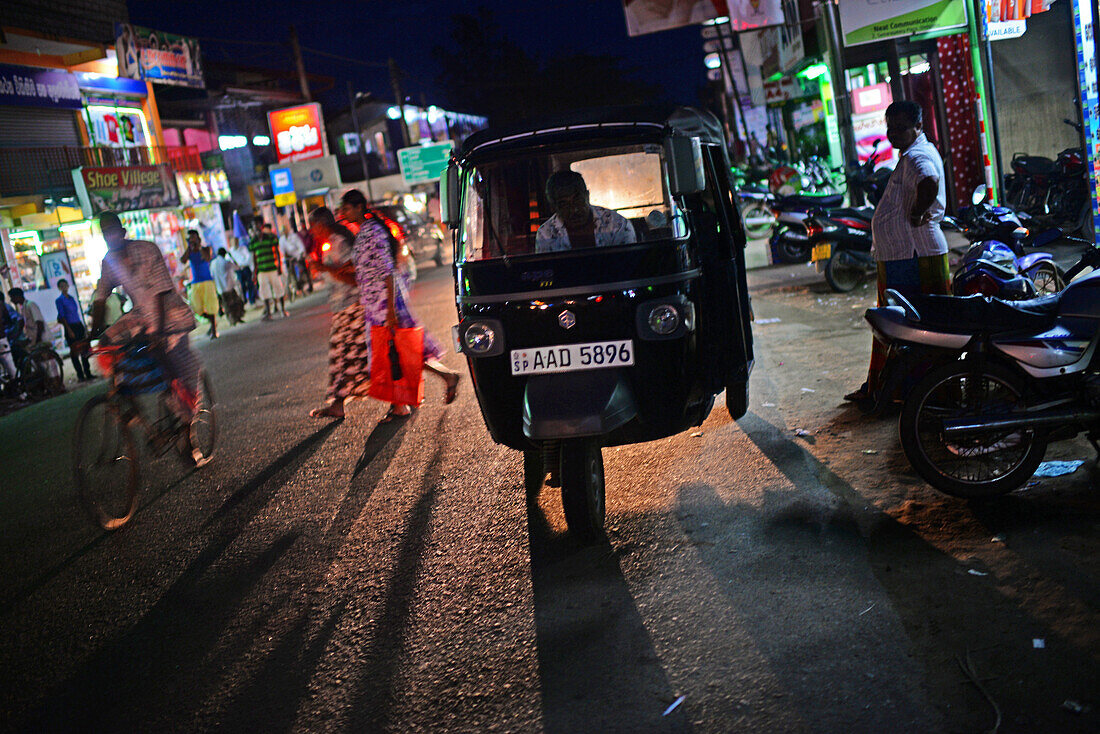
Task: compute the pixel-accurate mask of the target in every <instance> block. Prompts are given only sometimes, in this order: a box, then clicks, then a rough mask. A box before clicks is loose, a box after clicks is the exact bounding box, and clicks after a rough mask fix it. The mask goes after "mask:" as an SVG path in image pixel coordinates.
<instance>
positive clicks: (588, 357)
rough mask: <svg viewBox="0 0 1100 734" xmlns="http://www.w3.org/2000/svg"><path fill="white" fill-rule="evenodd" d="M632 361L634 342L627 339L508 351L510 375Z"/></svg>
mask: <svg viewBox="0 0 1100 734" xmlns="http://www.w3.org/2000/svg"><path fill="white" fill-rule="evenodd" d="M632 364H634V342H633V341H631V340H630V339H626V340H624V341H614V342H589V343H588V344H562V345H561V346H557V347H532V348H529V349H513V350H512V374H513V375H536V374H537V375H544V374H550V373H553V372H578V371H580V370H595V369H600V368H602V367H627V366H629V365H632Z"/></svg>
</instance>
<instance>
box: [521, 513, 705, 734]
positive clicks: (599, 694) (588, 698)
mask: <svg viewBox="0 0 1100 734" xmlns="http://www.w3.org/2000/svg"><path fill="white" fill-rule="evenodd" d="M535 499H536V498H533V497H532V498H530V499H529V500H528V503H527V524H528V534H529V542H530V552H531V581H532V586H533V587H534V605H535V642H536V644H537V646H538V667H539V679H540V681H541V693H542V722H543V727H544V728H545V730H546V731H548V732H574V731H600V732H639V731H645V732H683V731H691V725H690V722H689V720H688V718H687V717H688V713H687V710H686V708H687V704H681V705H680V706H679V707H677V708H676V709H675V710H674V711H672V712H671V713H669V715H668V716H662V713H663V712H664V710H665V709H666V708H667V707H668V706H669V705H670V704H672V703H673V702H674V701H675V700H676V698H677V694H676V692H675V691H673V689H672V686H671V684H670V683H669V680H668V676H667V675H666V674H665V670H664V668H663V666H662V664H661V660H660V657H659V656H658V655H657V651H656V649H655V648H654V646H653V641H652V639H651V638H650V636H649V632H648V631H647V630H646V627H645V621H644V620H643V619H642V616H641V613H640V612H639V611H638V607H637V605H636V604H635V602H634V597H633V596H632V595H631V593H630V588H629V587H628V586H627V583H626V579H625V578H624V577H623V572H622V568H621V567H620V565H619V560H618V557H617V556H616V554H615V551H614V549H612V547H611V545H610V544H609V543H608V542H607V541H606V540H605V541H601V542H599V543H596V544H593V545H588V546H583V545H581V544H579V543H578V542H577V541H576V540H574V539H573V538H572V537H570V536H569V535H568V534H560V533H555V532H554V530H553V529H552V528H551V527H550V526H549V524H548V523H547V521H546V517H545V515H543V513H542V512H541V510H539V508H538V506H537V503H536V502H535ZM612 702H613V705H611V704H612ZM624 712H632V713H631V714H630V715H627V716H625V717H624V715H623V713H624Z"/></svg>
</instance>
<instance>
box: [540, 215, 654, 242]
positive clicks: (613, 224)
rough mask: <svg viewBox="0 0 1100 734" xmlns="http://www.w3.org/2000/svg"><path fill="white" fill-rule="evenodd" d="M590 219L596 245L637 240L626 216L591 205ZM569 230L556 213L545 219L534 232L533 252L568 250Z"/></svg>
mask: <svg viewBox="0 0 1100 734" xmlns="http://www.w3.org/2000/svg"><path fill="white" fill-rule="evenodd" d="M592 219H593V220H594V222H595V225H594V234H595V239H596V247H609V246H611V245H630V244H633V243H635V242H637V237H636V236H635V234H634V227H633V226H632V225H631V224H630V221H629V220H627V219H626V217H624V216H622V215H621V214H619V213H618V212H616V211H612V210H611V209H604V208H603V207H602V206H593V207H592ZM569 248H570V244H569V231H568V230H566V228H565V222H563V221H561V217H559V216H558V215H557V214H555V215H554V216H552V217H550V218H549V219H547V220H546V221H545V222H543V223H542V226H540V227H539V231H538V232H537V233H535V252H560V251H562V250H568V249H569Z"/></svg>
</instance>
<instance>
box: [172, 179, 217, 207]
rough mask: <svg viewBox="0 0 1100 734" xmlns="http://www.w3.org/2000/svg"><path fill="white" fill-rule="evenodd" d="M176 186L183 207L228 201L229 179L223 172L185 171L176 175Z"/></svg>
mask: <svg viewBox="0 0 1100 734" xmlns="http://www.w3.org/2000/svg"><path fill="white" fill-rule="evenodd" d="M176 186H177V188H178V189H179V193H180V203H181V204H182V205H183V206H194V205H195V204H212V203H214V202H216V201H229V198H230V191H229V177H228V176H227V175H226V173H225V171H220V170H215V171H187V172H185V173H177V174H176Z"/></svg>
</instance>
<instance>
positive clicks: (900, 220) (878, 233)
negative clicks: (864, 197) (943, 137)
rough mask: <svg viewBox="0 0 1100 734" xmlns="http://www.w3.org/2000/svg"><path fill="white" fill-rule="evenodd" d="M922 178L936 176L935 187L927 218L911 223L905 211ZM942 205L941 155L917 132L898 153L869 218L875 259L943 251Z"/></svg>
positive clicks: (945, 203)
mask: <svg viewBox="0 0 1100 734" xmlns="http://www.w3.org/2000/svg"><path fill="white" fill-rule="evenodd" d="M926 178H934V179H936V181H937V182H938V184H939V191H938V192H937V194H936V199H935V201H933V202H932V206H931V207H929V209H928V212H929V214H931V215H932V218H931V220H929V221H928V222H926V223H925V224H922V225H921V226H919V227H914V226H913V225H912V224H910V223H909V213H910V212H911V211H912V209H913V202H915V201H916V198H917V184H919V183H920V182H921V181H923V180H924V179H926ZM946 208H947V194H946V191H945V189H944V176H943V159H942V158H940V153H939V151H938V150H936V146H934V145H932V144H931V143H930V142H928V138H926V137H925V136H924V133H921V134H920V135H918V136H917V139H916V140H915V141H914V142H913V144H912V145H910V146H909V147H908V148H906V149H905V152H904V153H902V154H901V158H900V159H899V160H898V165H897V168H895V169H894V172H893V173H892V174H890V180H889V182H888V183H887V184H886V191H884V192H883V194H882V200H881V201H879V203H878V206H877V207H876V208H875V216H874V217H873V218H872V219H871V243H872V244H871V251H872V252H873V253H874V256H875V260H878V261H879V262H887V261H890V260H909V259H910V258H913V257H930V256H932V255H944V254H946V253H947V238H945V237H944V236H943V230H941V229H940V221H941V220H943V212H944V210H945V209H946Z"/></svg>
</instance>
